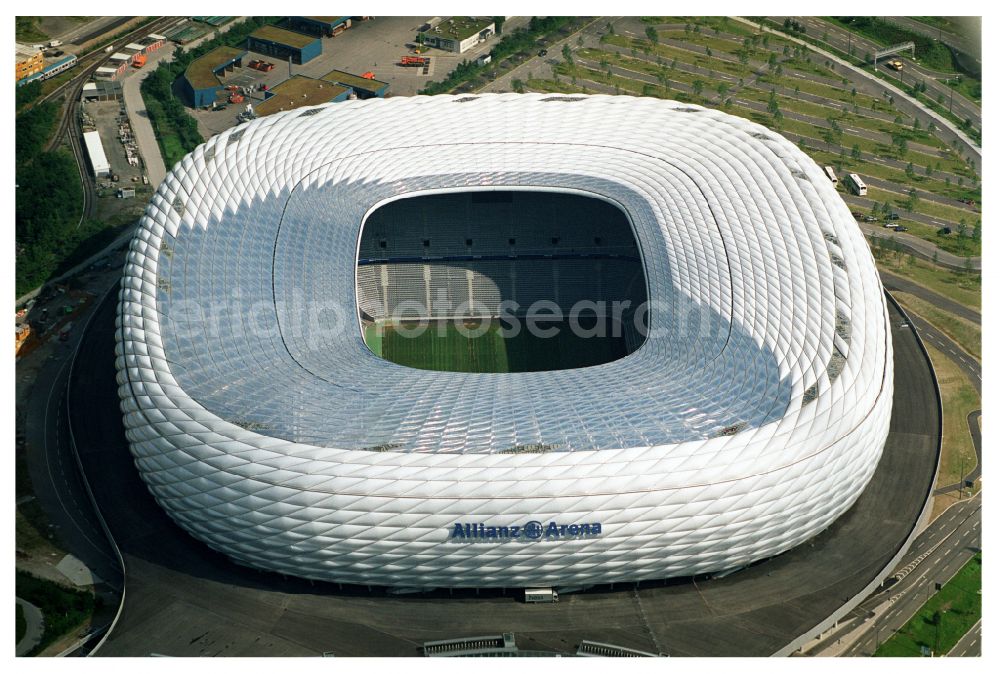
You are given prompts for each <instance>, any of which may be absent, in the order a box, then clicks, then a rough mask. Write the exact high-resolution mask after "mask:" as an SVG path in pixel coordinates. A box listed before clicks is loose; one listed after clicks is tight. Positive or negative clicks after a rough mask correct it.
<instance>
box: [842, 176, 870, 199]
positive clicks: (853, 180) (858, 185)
mask: <svg viewBox="0 0 1000 674" xmlns="http://www.w3.org/2000/svg"><path fill="white" fill-rule="evenodd" d="M847 178H848V180H847V185H848V187H850V188H851V191H852V192H854V193H855V194H857V195H858V196H859V197H863V196H866V195H867V194H868V185H865V183H864V181H863V180H861V178H860V177H859V176H858V174H857V173H851V174H849V175H848V176H847Z"/></svg>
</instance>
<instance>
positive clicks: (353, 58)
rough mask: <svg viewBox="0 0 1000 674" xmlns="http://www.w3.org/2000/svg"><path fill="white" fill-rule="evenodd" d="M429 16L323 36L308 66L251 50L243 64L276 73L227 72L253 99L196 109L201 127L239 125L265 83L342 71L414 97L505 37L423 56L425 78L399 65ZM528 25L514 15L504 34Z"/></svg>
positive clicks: (207, 133)
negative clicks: (259, 63)
mask: <svg viewBox="0 0 1000 674" xmlns="http://www.w3.org/2000/svg"><path fill="white" fill-rule="evenodd" d="M430 18H431V17H418V16H389V17H377V18H375V19H372V20H369V21H355V22H353V23H352V26H351V27H350V28H349V29H348V30H346V31H344V32H343V33H341V34H340V35H338V36H337V37H325V38H322V39H323V53H322V54H321V55H320V56H318V57H316V58H314V59H313V60H311V61H309V62H308V63H305V64H303V65H296V64H292V65H291V66H290V65H289V64H288V62H287V61H280V60H276V59H275V58H274V57H273V56H267V55H265V54H258V53H256V52H252V51H251V52H249V53H248V54H247V56H246V58H245V59H244V66H245V65H246V63H249V61H251V60H253V59H261V60H263V61H268V62H271V63H274V65H275V68H274V70H272V71H271V72H269V73H262V72H260V71H258V70H254V69H252V68H248V67H243V68H235V69H234V70H233V71H232V72H231V73H228V74H227V75H226V78H225V80H224V83H225V84H227V85H229V84H234V85H236V86H239V87H249V88H251V89H252V90H253V91H252V93H251V95H250V96H249V97H248V99H247V100H246V101H245V102H244V103H243V104H239V105H229V106H228V107H227V108H226V109H224V110H216V111H211V110H194V111H192V114H193V116H194V117H195V119H196V120H197V121H198V129H199V130H200V131H201V133H202V135H203V136H204V137H205V138H206V139H207V138H211V137H212V136H214V135H216V134H218V133H220V132H222V131H225V130H226V129H228V128H230V127H233V126H235V125H236V124H237V123H238V122H237V119H236V116H237V114H238V113H240V112H242V111H243V110H244V109H245V105H246V103H251V104H255V103H259V102H261V101H263V100H264V93H263V92H262V91H259V90H258V86H259V85H260V84H261V83H264V84H267V85H268V87H273V86H275V85H277V84H279V83H281V82H283V81H285V80H286V79H288V78H289V77H290V76H292V75H305V76H307V77H314V78H320V77H322V76H323V75H326V74H327V73H328V72H330V71H331V70H343V71H346V72H349V73H353V74H356V75H360V74H362V73H365V72H372V73H374V74H375V79H377V80H380V81H382V82H387V83H388V84H389V91H388V93H387V96H415V95H416V94H417V92H418V91H420V90H421V89H423V88H424V87H425V86H426V85H427V83H428V82H431V81H434V80H440V79H443V78H444V77H446V76H447V75H448V73H450V72H451V71H452V70H453V69H454V68H455V66H457V65H458V64H459V63H461V62H462V61H465V60H469V61H471V60H474V59H476V58H477V57H478V56H479V55H481V54H485V53H488V52H489V51H490V49H492V48H493V46H494V45H495V44H496V43H497V41H498V40H499V39H500V38H498V37H496V36H494V37H492V38H491V39H489V40H487V41H486V42H485V43H483V44H480V45H478V46H476V47H475V48H473V49H470V50H469V51H467V52H465V53H464V54H461V55H460V54H454V53H451V52H446V51H442V50H440V49H430V50H429V51H427V52H425V53H424V56H429V57H430V59H431V63H430V67H429V68H428V69H427V73H426V74H425V73H424V69H423V68H413V67H405V66H400V65H398V63H399V60H400V58H401V57H403V56H406V55H408V54H411V53H412V47H413V45H414V40H415V39H416V36H417V29H419V28H420V26H421V25H423V24H424V23H426V22H427V21H428V20H429V19H430ZM526 22H527V19H526V18H524V17H513V18H512V19H511V20H510V21H508V22H506V23H505V24H504V31H505V32H510V31H512V30H514V29H515V28H517V27H519V26H522V25H524V24H525V23H526Z"/></svg>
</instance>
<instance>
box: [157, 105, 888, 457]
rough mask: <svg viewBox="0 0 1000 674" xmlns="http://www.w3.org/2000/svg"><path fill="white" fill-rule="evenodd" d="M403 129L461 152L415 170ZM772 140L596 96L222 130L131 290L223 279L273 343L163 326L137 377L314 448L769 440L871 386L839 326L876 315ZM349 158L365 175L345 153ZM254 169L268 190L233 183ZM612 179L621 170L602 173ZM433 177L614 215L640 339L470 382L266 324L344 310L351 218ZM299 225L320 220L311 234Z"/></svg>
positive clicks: (817, 203)
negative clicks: (638, 344) (588, 359)
mask: <svg viewBox="0 0 1000 674" xmlns="http://www.w3.org/2000/svg"><path fill="white" fill-rule="evenodd" d="M338 105H340V104H338ZM312 113H317V114H312ZM400 119H406V120H408V123H407V124H402V125H401V124H400V123H399V120H400ZM415 119H419V120H420V129H421V133H420V136H419V137H420V138H439V137H442V136H446V137H449V138H454V139H461V138H468V139H469V140H468V141H467V142H456V144H455V145H453V146H452V149H451V151H450V152H449V153H447V159H443V158H434V153H431V155H430V156H426V157H425V156H422V155H421V153H418V152H415V151H414V150H413V148H411V147H409V146H411V145H412V144H413V143H414V142H419V141H417V140H415V138H414V137H413V135H412V128H413V126H412V124H410V122H412V121H413V120H415ZM514 119H516V120H518V121H517V123H516V124H514V123H512V120H514ZM237 138H238V140H236V139H237ZM595 139H599V142H595ZM396 145H399V146H401V147H404V146H405V147H406V148H407V149H400V150H398V151H397V150H394V147H395V146H396ZM526 147H531V151H530V152H528V151H526ZM791 148H793V146H792V145H791V144H790V143H788V141H786V140H785V139H783V138H781V137H780V136H778V135H776V134H774V133H772V132H770V131H767V130H766V129H763V128H762V127H759V126H757V125H755V124H752V123H750V122H747V121H745V120H742V119H738V118H735V117H731V116H728V115H724V114H722V113H718V112H714V111H710V110H704V109H702V108H698V107H695V106H688V105H683V104H679V103H664V102H660V101H654V100H649V99H638V100H637V99H631V98H611V97H607V98H605V97H593V98H586V97H561V96H525V97H520V98H518V97H516V96H515V97H513V98H512V97H505V96H482V97H475V96H466V97H459V98H449V97H436V98H414V99H404V100H400V101H392V102H386V103H380V104H375V105H357V104H350V105H347V106H344V107H335V108H334V107H326V108H319V109H315V110H309V111H306V114H305V115H303V113H302V112H294V113H285V114H283V115H273V116H271V117H269V118H268V119H267V120H261V121H259V122H257V123H254V124H251V125H248V126H241V127H238V128H237V129H236V130H234V131H231V132H229V133H223V134H220V135H219V136H217V137H215V138H213V139H212V140H211V141H209V142H208V143H207V144H206V145H205V146H203V147H202V148H200V149H199V150H198V151H196V152H195V153H194V155H192V158H193V161H194V162H195V163H194V164H193V165H191V166H190V167H188V166H187V165H186V164H185V165H183V166H181V167H180V168H179V169H178V171H177V172H175V173H174V174H172V177H170V178H168V179H167V181H166V182H165V183H164V185H163V187H162V188H161V192H163V195H162V197H161V198H160V199H157V200H156V201H155V203H162V204H165V206H164V207H161V208H160V209H158V210H156V211H155V212H154V215H155V218H156V219H155V220H151V219H149V218H147V219H146V220H144V222H145V227H146V228H153V230H152V231H158V232H159V231H162V234H158V235H157V236H158V237H163V238H162V240H163V241H164V242H165V243H166V245H168V246H169V247H170V248H171V249H172V251H173V253H172V258H171V260H170V261H169V264H166V265H165V266H164V267H162V268H161V269H160V270H159V271H158V278H159V279H160V282H161V283H163V284H167V285H169V288H170V291H169V292H167V291H165V290H164V289H163V288H160V289H158V290H156V291H154V292H152V293H151V296H152V297H155V298H156V306H157V307H158V312H159V313H160V314H163V315H165V316H170V315H171V314H172V307H173V305H174V303H176V302H180V301H182V300H183V301H185V302H186V301H196V302H198V303H201V305H203V306H209V305H212V304H213V303H216V302H217V301H218V300H219V299H220V298H219V296H218V293H219V289H220V288H239V289H240V291H241V292H242V293H243V295H242V297H241V299H240V300H239V305H240V306H241V307H244V306H249V305H250V304H253V303H259V302H263V303H266V304H267V305H269V306H270V305H274V306H273V308H272V309H271V310H270V311H269V312H267V314H266V315H265V316H262V317H261V318H260V320H262V321H267V322H269V323H271V324H272V325H273V327H274V328H275V329H277V330H279V331H280V332H281V339H280V340H277V341H275V338H274V337H273V336H271V335H266V336H261V335H260V334H256V333H254V332H247V330H246V326H245V325H244V323H243V318H242V316H243V312H235V313H234V314H233V316H235V318H234V317H233V316H230V317H229V318H228V319H223V320H222V322H221V325H220V326H219V331H218V332H212V331H209V330H207V329H206V330H181V329H179V328H178V327H176V326H174V325H173V324H172V323H171V322H169V321H168V322H166V323H164V324H163V325H161V326H160V328H159V334H160V339H162V343H163V348H164V349H165V350H166V352H167V353H168V354H173V356H171V357H169V358H168V359H167V361H166V362H164V363H163V364H162V365H159V366H158V368H159V369H156V370H154V375H155V377H157V378H159V377H161V376H162V377H166V378H168V379H169V380H170V381H171V382H175V383H172V384H171V385H172V386H177V387H179V389H178V390H181V391H184V392H185V395H190V396H191V397H192V398H193V399H195V400H198V401H199V404H201V405H203V406H205V408H206V409H207V410H210V411H211V413H212V414H214V415H216V416H218V417H219V418H220V419H222V420H226V421H228V422H230V423H231V424H236V425H237V426H240V425H242V426H244V427H250V428H254V429H257V430H258V431H260V432H261V433H262V434H263V435H266V436H272V437H275V438H281V439H283V440H287V441H290V442H297V443H304V444H306V445H314V446H319V447H330V448H343V449H352V450H364V449H366V448H384V447H392V448H394V449H395V450H396V451H401V452H406V451H410V452H438V453H493V452H501V451H505V450H509V449H510V448H512V447H516V446H522V445H532V444H540V445H547V446H551V447H556V448H558V449H560V450H563V451H570V450H594V449H598V450H622V449H627V448H632V447H649V446H659V445H672V444H676V443H685V442H706V441H709V440H711V439H713V438H717V437H719V436H722V435H726V434H730V433H733V432H735V431H736V430H743V429H746V430H751V429H757V431H759V436H755V437H761V438H764V437H772V436H773V434H774V433H776V432H778V429H779V428H781V427H782V424H783V420H786V419H795V418H797V417H798V416H799V415H800V414H801V412H800V410H802V409H804V405H805V404H806V403H808V402H811V401H812V400H814V399H816V398H817V397H823V396H824V395H827V396H829V395H831V394H830V391H831V390H839V389H841V388H842V387H845V386H848V387H849V386H850V385H851V382H854V381H855V380H858V379H860V380H864V379H865V378H866V377H869V376H871V373H870V372H869V373H867V374H866V372H867V370H868V369H871V368H873V367H875V364H876V363H882V360H880V358H884V354H885V349H886V348H887V347H886V344H885V341H886V340H885V335H884V333H875V334H871V335H869V334H867V333H866V332H865V328H863V327H862V328H854V329H853V330H852V327H851V326H865V325H868V324H870V323H871V321H872V320H875V319H877V318H879V317H880V316H881V312H883V311H884V307H883V303H882V299H881V295H880V293H879V288H880V285H879V280H878V277H877V275H876V274H875V272H874V269H873V268H872V266H871V264H870V256H869V254H868V252H867V247H866V244H865V241H864V239H863V238H862V237H861V236H860V235H859V234H858V231H857V227H856V224H855V223H854V221H853V219H852V218H851V217H850V214H849V212H847V209H846V208H845V207H844V205H843V203H842V201H840V199H839V197H838V196H837V194H836V192H835V191H833V190H832V189H827V188H828V186H829V185H828V182H827V180H826V178H825V176H823V173H822V171H821V170H820V169H819V168H818V167H817V166H815V165H814V164H813V163H812V162H811V161H809V160H808V159H807V158H806V157H805V155H803V154H802V153H801V152H799V151H798V150H795V151H792V149H791ZM234 152H237V153H238V156H240V157H245V159H241V160H239V161H236V160H234V159H230V157H231V156H233V153H234ZM371 152H377V153H378V156H379V158H380V160H379V161H378V162H370V161H361V160H355V159H347V157H363V156H366V154H367V153H371ZM208 154H211V155H212V158H211V159H204V157H206V156H208ZM278 157H285V158H286V160H285V161H281V160H280V159H277V158H278ZM335 157H345V159H343V160H339V161H335V160H334V159H332V158H335ZM483 158H489V161H488V163H487V164H488V167H489V170H490V171H491V172H489V173H484V171H485V170H486V167H487V164H483V162H484V159H483ZM253 161H259V162H261V165H260V168H255V167H254V165H253V164H252V163H250V164H248V163H247V162H253ZM441 162H445V163H446V164H447V166H448V171H445V172H443V173H442V170H443V168H442V167H443V166H444V164H441ZM203 165H204V166H205V167H206V168H205V169H201V168H198V167H201V166H203ZM208 167H213V168H211V170H209V169H208ZM230 170H231V171H232V173H231V176H232V177H229V178H227V177H225V176H226V175H229V174H227V173H225V172H226V171H230ZM220 171H222V172H223V173H221V174H220V173H219V172H220ZM255 171H266V172H267V175H268V176H270V177H269V179H268V182H266V183H265V182H260V183H256V182H253V181H251V182H247V180H246V176H249V175H254V172H255ZM622 171H625V172H626V174H622V175H627V176H635V177H634V178H629V179H628V180H625V181H624V182H623V181H622V180H621V178H620V177H619V174H621V172H622ZM456 172H457V173H456ZM237 176H239V178H238V179H237ZM306 176H308V179H307V182H306V183H303V184H301V185H300V187H298V188H295V186H296V185H299V184H300V182H301V181H302V180H304V179H306ZM181 177H183V182H180V178H181ZM208 180H211V184H212V186H211V188H210V189H209V188H208V187H207V185H208V182H206V181H208ZM203 184H204V185H205V186H206V187H204V188H203V187H199V186H200V185H203ZM256 184H259V185H260V186H261V189H262V190H263V189H264V187H265V185H266V186H267V191H266V192H263V191H262V192H260V193H259V194H258V193H257V192H256V191H254V190H253V189H252V188H251V187H250V186H252V185H256ZM183 185H189V186H188V187H184V186H183ZM456 185H463V186H464V185H469V186H476V185H490V186H497V185H510V186H517V185H532V186H536V187H546V188H550V189H553V190H579V191H583V192H585V193H588V194H597V195H603V196H604V197H605V198H607V199H610V200H612V201H614V202H615V203H617V204H620V205H621V206H622V207H623V208H624V210H625V211H626V212H627V213H628V215H629V217H630V219H631V221H632V224H633V227H634V228H635V230H636V236H637V239H638V241H639V244H640V248H641V249H642V250H643V251H644V256H645V268H646V276H647V279H648V282H649V295H650V299H651V303H652V309H651V313H650V326H651V332H652V334H651V335H650V337H649V338H648V341H647V343H646V344H645V345H644V346H643V347H642V348H640V349H639V350H638V351H636V352H635V353H633V354H631V355H630V356H628V357H626V358H623V359H621V360H619V361H615V362H612V363H607V364H605V365H600V366H596V367H591V368H585V369H576V370H563V371H558V372H525V373H512V374H494V375H489V374H485V375H483V374H481V375H470V374H465V373H454V372H431V371H424V370H415V369H411V368H406V367H401V366H398V365H395V364H393V363H390V362H387V361H385V360H382V359H380V358H377V357H375V356H373V355H372V354H371V353H370V352H369V351H368V350H367V348H366V347H365V346H364V344H363V341H362V339H361V335H360V330H359V329H357V326H356V325H355V326H354V327H350V326H348V327H347V328H345V329H342V330H339V331H336V333H335V334H323V335H321V336H317V335H302V334H299V331H298V329H299V328H301V326H299V325H296V326H295V327H296V330H291V331H289V330H288V329H287V328H288V326H289V325H292V324H293V323H295V321H297V320H299V318H300V317H299V316H296V315H295V314H294V311H295V310H294V309H292V308H291V307H293V306H294V302H293V300H294V299H295V298H296V297H299V296H304V297H308V298H346V299H347V300H348V302H347V303H348V304H349V305H350V310H351V311H353V310H354V307H355V306H356V304H355V294H356V288H355V286H354V278H355V277H354V267H355V258H354V254H355V247H356V241H357V237H358V227H359V226H360V223H361V221H362V219H363V217H364V214H365V212H366V211H367V210H368V209H370V208H371V207H372V205H373V204H376V203H378V202H379V201H381V200H384V199H391V198H394V197H396V196H398V195H400V194H404V193H408V192H412V191H414V190H429V189H448V188H453V187H455V186H456ZM273 194H279V195H283V196H282V197H281V198H273V197H269V196H268V195H273ZM251 202H252V203H254V206H253V208H245V209H244V208H242V207H240V206H239V204H249V203H251ZM234 209H235V210H234ZM320 213H323V214H331V216H330V217H327V216H324V217H323V219H322V225H320V224H319V223H318V222H314V221H315V220H316V218H317V214H320ZM231 214H233V215H231ZM248 237H251V239H252V240H260V241H261V242H266V241H270V242H272V243H269V244H267V245H264V244H263V243H262V244H261V245H260V246H248V245H247V241H248ZM222 261H225V262H222ZM806 279H810V280H809V281H808V282H807V281H806ZM272 284H273V287H272ZM232 308H233V309H234V310H235V308H236V307H232ZM147 321H148V319H147ZM211 325H213V326H214V325H215V323H214V322H213V323H212V324H211ZM283 326H284V327H283ZM851 339H853V340H854V341H853V342H851V341H850V340H851ZM251 354H252V356H251ZM247 358H250V359H251V360H249V361H248V360H247ZM167 363H169V365H167ZM828 371H829V372H830V373H831V374H829V375H828ZM835 381H836V382H837V383H836V384H835V383H834V382H835ZM750 435H751V436H753V435H754V434H753V433H750Z"/></svg>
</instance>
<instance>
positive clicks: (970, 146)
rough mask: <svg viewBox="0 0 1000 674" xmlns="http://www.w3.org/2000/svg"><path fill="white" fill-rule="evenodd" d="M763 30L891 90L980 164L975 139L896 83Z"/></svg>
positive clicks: (802, 42) (899, 101)
mask: <svg viewBox="0 0 1000 674" xmlns="http://www.w3.org/2000/svg"><path fill="white" fill-rule="evenodd" d="M732 18H733V19H734V20H736V21H740V22H742V23H744V24H746V25H748V26H753V27H755V28H756V27H758V25H759V24H756V23H753V22H752V21H748V20H746V19H744V18H742V17H738V16H736V17H732ZM764 31H766V32H768V33H772V34H774V35H780V36H781V37H783V38H785V39H786V40H789V41H791V42H794V43H796V44H799V45H802V46H804V47H807V48H808V49H810V50H812V51H813V52H816V53H817V54H821V55H823V57H825V58H827V59H829V60H830V61H831V62H833V63H835V64H837V66H839V67H840V68H841V70H839V71H835V72H842V73H844V74H845V75H846V74H848V73H853V74H856V75H860V76H861V77H863V78H864V79H865V80H867V81H868V83H869V85H875V86H878V87H881V89H882V90H886V91H889V92H891V93H892V95H893V98H894V99H895V101H896V105H897V107H899V108H900V109H903V110H904V111H907V112H910V111H912V112H914V113H916V112H918V111H919V113H920V114H921V115H922V116H923V118H924V122H925V123H926V122H927V121H933V122H934V124H935V125H936V126H937V127H938V128H939V129H941V130H943V131H947V132H948V133H949V134H950V135H951V136H952V137H953V138H954V139H957V140H958V141H959V142H960V143H962V145H964V146H965V148H966V150H967V151H968V152H969V153H970V154H971V155H972V156H973V158H974V159H975V161H976V165H977V166H982V161H983V157H982V148H980V147H979V146H978V145H977V144H976V143H975V141H973V140H972V139H971V138H970V137H969V136H968V135H966V133H965V132H964V131H962V130H960V129H959V128H958V127H957V126H956V125H955V124H954V123H953V122H952V121H951V120H949V119H947V118H946V117H944V116H942V115H940V114H939V113H937V112H935V111H934V110H931V109H930V108H928V107H927V106H925V105H924V104H923V103H920V102H919V101H917V100H915V99H914V98H913V97H911V96H910V95H909V94H907V93H906V92H905V91H903V90H902V89H900V88H899V87H897V86H896V85H894V84H892V83H890V82H887V81H885V80H881V79H879V78H878V77H876V76H875V75H873V74H872V73H870V72H868V71H867V70H865V69H863V68H859V67H857V66H855V65H853V64H851V63H848V62H847V61H845V60H844V59H842V58H840V57H839V56H836V55H835V54H832V53H830V52H828V51H826V50H825V49H822V48H820V47H817V46H816V45H813V44H811V43H809V42H806V41H805V40H800V39H799V38H797V37H792V36H790V35H787V34H786V33H783V32H781V31H779V30H775V29H773V28H769V27H767V26H764ZM906 108H909V110H906Z"/></svg>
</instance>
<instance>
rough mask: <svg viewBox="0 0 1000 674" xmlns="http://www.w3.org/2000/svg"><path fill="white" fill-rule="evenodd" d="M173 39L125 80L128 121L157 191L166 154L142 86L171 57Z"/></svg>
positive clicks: (147, 173)
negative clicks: (160, 143) (151, 118)
mask: <svg viewBox="0 0 1000 674" xmlns="http://www.w3.org/2000/svg"><path fill="white" fill-rule="evenodd" d="M174 49H175V46H174V43H173V42H168V43H167V44H166V45H164V46H163V47H161V48H160V49H157V50H156V51H154V52H152V54H150V56H149V60H148V61H147V62H146V65H145V67H143V69H142V70H140V71H139V72H132V73H129V74H128V75H126V76H125V78H124V81H123V82H122V95H123V96H124V98H125V109H126V110H127V111H128V118H129V122H131V124H132V131H133V133H134V134H135V142H136V144H137V145H138V146H139V154H141V155H142V159H143V161H144V162H146V176H147V177H148V178H149V185H150V187H152V188H153V191H154V192H155V191H156V188H157V187H159V185H160V183H161V182H163V179H164V178H166V177H167V169H166V167H165V166H164V165H163V155H161V154H160V145H159V143H157V142H156V133H155V132H154V131H153V125H152V123H150V121H149V113H148V112H146V103H145V102H144V101H143V100H142V94H141V93H140V91H139V87H140V86H141V85H142V82H143V80H145V79H146V78H147V77H149V74H150V73H151V72H153V71H154V70H156V67H157V66H158V65H159V64H160V63H161V62H162V61H169V60H171V59H172V58H173V55H174Z"/></svg>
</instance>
